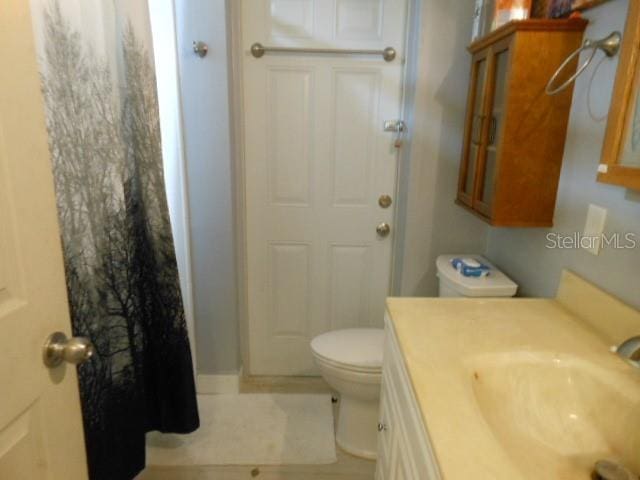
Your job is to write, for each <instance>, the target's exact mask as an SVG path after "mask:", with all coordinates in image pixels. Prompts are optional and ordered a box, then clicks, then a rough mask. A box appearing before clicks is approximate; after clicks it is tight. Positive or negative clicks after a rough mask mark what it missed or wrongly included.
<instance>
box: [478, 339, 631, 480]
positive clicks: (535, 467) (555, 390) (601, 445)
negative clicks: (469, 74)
mask: <svg viewBox="0 0 640 480" xmlns="http://www.w3.org/2000/svg"><path fill="white" fill-rule="evenodd" d="M469 360H471V361H469V362H468V363H467V365H468V366H470V368H471V372H470V380H471V384H472V389H473V392H474V395H475V399H476V402H477V406H478V408H479V410H480V413H481V415H482V417H483V418H484V420H485V421H486V423H487V424H488V426H489V428H490V430H491V431H492V432H493V434H494V436H495V438H496V439H497V441H498V442H499V443H500V444H501V445H502V447H503V448H504V450H505V451H506V453H507V454H508V455H509V457H510V458H511V460H512V461H513V463H514V465H515V466H516V468H517V469H518V470H520V471H521V472H522V474H523V476H524V477H525V478H532V479H533V478H539V479H547V478H554V479H560V478H561V479H567V480H570V479H589V478H590V474H591V471H592V470H593V465H594V463H595V462H596V461H597V460H601V459H609V460H614V461H617V462H619V463H621V464H623V465H625V466H626V467H627V468H629V469H630V470H632V471H634V472H636V473H638V472H640V371H638V370H636V369H634V368H632V367H631V366H628V365H626V364H625V363H624V362H623V361H622V360H618V359H617V358H615V357H614V356H613V355H612V354H611V355H610V354H606V353H605V354H603V356H602V357H601V358H599V359H592V360H593V361H592V360H585V359H582V358H580V357H578V356H572V355H568V354H555V353H548V352H528V351H516V352H505V353H493V354H486V355H479V356H476V357H474V358H473V359H469ZM596 361H597V363H596Z"/></svg>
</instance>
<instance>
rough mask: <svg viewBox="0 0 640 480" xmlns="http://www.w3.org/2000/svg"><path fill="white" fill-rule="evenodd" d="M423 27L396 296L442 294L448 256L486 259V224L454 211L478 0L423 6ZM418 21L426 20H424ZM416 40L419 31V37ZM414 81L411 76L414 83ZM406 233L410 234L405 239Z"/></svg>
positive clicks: (411, 64)
mask: <svg viewBox="0 0 640 480" xmlns="http://www.w3.org/2000/svg"><path fill="white" fill-rule="evenodd" d="M414 3H415V4H416V5H418V6H419V7H420V8H418V11H414V13H413V15H412V17H411V18H410V24H411V23H412V22H413V23H414V28H418V30H419V31H418V32H417V35H416V40H415V41H416V42H417V43H416V45H417V46H418V49H417V50H416V49H415V47H412V46H411V43H410V52H411V50H413V52H412V53H410V55H409V57H408V59H407V60H408V61H407V68H408V70H409V72H411V70H415V80H414V81H410V82H409V89H408V91H407V95H406V98H407V102H408V103H409V107H413V108H414V112H413V118H411V117H409V119H408V122H409V136H408V141H409V144H408V145H407V146H406V147H405V149H404V154H403V157H402V159H401V172H400V193H401V194H402V193H404V196H402V195H401V196H400V197H399V198H398V202H399V203H398V220H397V226H398V229H399V231H398V234H399V235H400V238H398V240H399V242H398V243H399V244H398V245H397V246H396V256H395V261H394V263H395V264H394V286H393V290H394V294H396V295H397V294H400V295H406V296H407V295H408V296H434V295H436V294H437V278H436V276H435V275H436V268H435V259H436V257H437V256H438V255H440V254H443V253H482V252H484V250H485V245H486V244H485V241H486V232H487V227H486V225H485V224H484V223H483V222H481V221H480V220H478V219H476V218H475V217H473V216H472V215H470V214H468V213H467V212H465V211H464V210H462V209H461V208H459V207H458V206H456V205H454V200H455V197H456V185H457V178H458V167H459V165H460V152H461V148H462V135H463V129H464V115H465V108H466V99H467V90H468V84H469V70H470V64H471V59H470V56H469V54H467V52H466V46H467V45H468V44H469V40H470V38H471V20H472V14H473V6H474V1H473V0H464V1H455V2H452V1H450V0H416V2H414ZM418 20H419V21H418ZM414 33H415V32H414ZM410 78H411V77H410ZM403 228H404V233H403V232H402V230H403Z"/></svg>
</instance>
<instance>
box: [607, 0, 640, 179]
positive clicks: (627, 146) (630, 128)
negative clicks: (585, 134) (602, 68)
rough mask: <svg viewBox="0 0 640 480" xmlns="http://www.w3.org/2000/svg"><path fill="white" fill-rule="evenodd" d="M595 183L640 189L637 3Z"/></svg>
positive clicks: (624, 44) (639, 7)
mask: <svg viewBox="0 0 640 480" xmlns="http://www.w3.org/2000/svg"><path fill="white" fill-rule="evenodd" d="M598 171H599V172H600V173H599V174H598V181H600V182H604V183H611V184H614V185H621V186H623V187H626V188H630V189H633V190H640V1H631V2H629V13H628V15H627V26H626V29H625V33H624V37H623V40H622V50H621V53H620V64H619V65H618V73H617V76H616V83H615V87H614V90H613V95H612V98H611V109H610V110H609V120H608V123H607V131H606V136H605V140H604V146H603V150H602V163H601V165H600V167H599V168H598Z"/></svg>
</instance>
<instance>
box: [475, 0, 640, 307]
mask: <svg viewBox="0 0 640 480" xmlns="http://www.w3.org/2000/svg"><path fill="white" fill-rule="evenodd" d="M632 1H637V0H632ZM627 6H628V0H616V1H614V2H610V3H606V4H604V5H602V6H600V7H598V8H595V9H593V10H590V11H588V12H587V13H586V15H585V16H586V17H587V18H588V19H589V20H590V21H591V23H590V25H589V27H588V28H587V31H586V33H585V36H586V37H588V38H601V37H604V36H606V35H608V34H609V33H611V31H613V30H620V31H624V24H625V21H626V12H627ZM599 55H601V54H599ZM598 58H600V57H598ZM595 63H598V62H595ZM617 64H618V60H617V58H616V59H615V60H605V61H604V62H603V63H602V64H601V65H599V66H597V67H590V68H589V69H588V70H587V71H586V72H585V74H584V75H582V76H581V77H580V78H579V79H578V81H577V82H576V88H575V92H574V98H573V106H572V109H571V117H570V121H569V129H568V132H567V143H566V147H565V154H564V160H563V167H562V176H561V179H560V190H559V193H558V202H557V207H556V215H555V222H554V223H555V225H554V227H553V228H551V229H504V228H503V229H499V228H492V229H491V232H490V234H489V241H488V249H487V254H488V256H489V258H490V259H492V260H494V261H496V262H498V263H499V264H500V266H501V267H502V268H503V269H504V270H505V271H506V272H507V273H508V274H509V275H511V277H513V279H514V280H515V281H516V282H518V283H519V284H520V286H521V291H520V293H521V294H522V295H528V296H553V295H554V294H555V291H556V288H557V285H558V282H559V279H560V273H561V270H562V269H563V268H568V269H570V270H573V271H574V272H576V273H577V274H579V275H581V276H583V277H585V278H586V279H587V280H590V281H592V282H594V283H595V284H597V285H599V286H600V287H602V288H604V289H605V290H608V291H609V292H610V293H612V294H614V295H616V296H618V297H620V298H621V299H622V300H624V301H626V302H628V303H630V304H631V305H634V306H636V307H640V295H639V290H638V288H639V285H640V245H639V246H638V247H637V248H635V249H633V250H613V249H605V250H603V251H602V252H601V254H600V255H599V256H597V257H594V256H592V255H590V254H589V253H587V252H586V251H583V250H550V249H548V248H546V244H547V239H546V235H547V234H548V233H550V232H558V233H562V234H565V235H567V234H572V233H573V232H581V231H582V230H583V229H584V224H585V218H586V213H587V208H588V206H589V203H595V204H597V205H600V206H603V207H605V208H607V209H608V210H609V214H608V219H607V225H606V229H605V233H608V234H612V233H615V232H618V233H635V234H636V235H637V238H638V239H639V240H640V195H639V194H638V193H635V194H634V193H631V192H628V191H625V189H623V188H621V187H615V186H611V185H605V184H602V183H597V182H596V169H597V167H598V164H599V163H600V154H601V151H602V142H603V139H604V132H605V128H606V123H607V120H606V116H607V112H608V109H609V104H610V100H611V93H612V89H613V82H614V79H615V74H616V68H617Z"/></svg>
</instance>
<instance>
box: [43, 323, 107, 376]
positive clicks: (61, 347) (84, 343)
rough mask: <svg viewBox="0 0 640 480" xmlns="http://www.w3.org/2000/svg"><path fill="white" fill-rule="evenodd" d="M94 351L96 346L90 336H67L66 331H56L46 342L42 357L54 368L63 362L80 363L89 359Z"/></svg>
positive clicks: (47, 364)
mask: <svg viewBox="0 0 640 480" xmlns="http://www.w3.org/2000/svg"><path fill="white" fill-rule="evenodd" d="M94 353H95V347H94V346H93V344H92V343H91V340H89V339H88V338H85V337H71V338H67V336H66V335H65V334H64V333H62V332H55V333H53V334H51V335H49V338H47V340H46V341H45V342H44V346H43V352H42V357H43V360H44V364H45V365H46V366H47V367H49V368H53V367H57V366H58V365H60V364H61V363H62V362H68V363H71V364H73V365H78V364H79V363H83V362H86V361H87V360H89V359H90V358H91V357H93V354H94Z"/></svg>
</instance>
